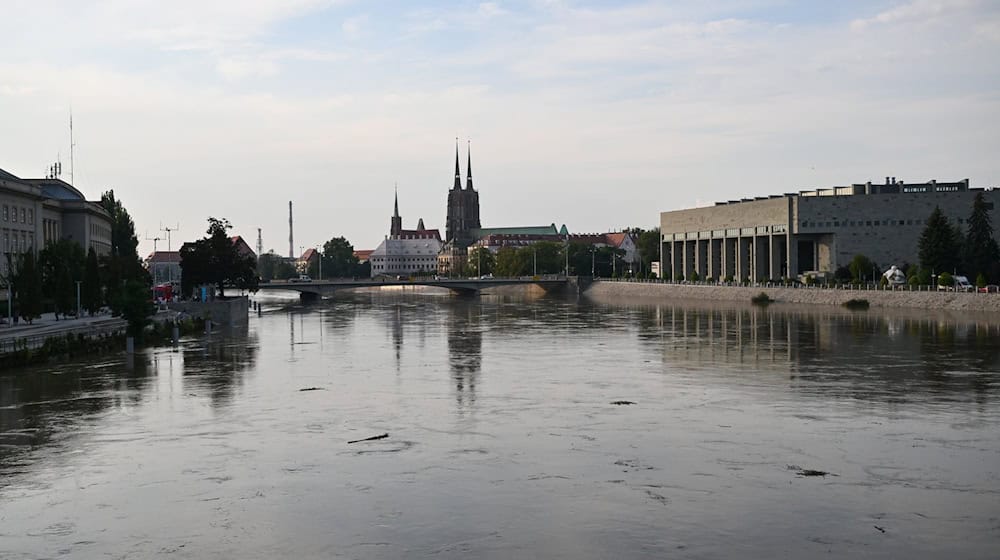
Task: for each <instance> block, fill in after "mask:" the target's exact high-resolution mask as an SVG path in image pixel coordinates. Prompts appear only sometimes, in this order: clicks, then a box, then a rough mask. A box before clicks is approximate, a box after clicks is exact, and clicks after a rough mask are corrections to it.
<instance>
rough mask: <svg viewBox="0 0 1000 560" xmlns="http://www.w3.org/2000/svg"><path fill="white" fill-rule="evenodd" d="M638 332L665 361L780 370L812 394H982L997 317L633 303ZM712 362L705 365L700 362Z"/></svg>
mask: <svg viewBox="0 0 1000 560" xmlns="http://www.w3.org/2000/svg"><path fill="white" fill-rule="evenodd" d="M638 311H639V313H640V316H641V317H642V319H641V320H640V322H639V324H640V335H639V336H640V338H641V339H642V340H643V341H644V343H645V344H646V346H647V348H648V349H652V350H654V351H659V352H662V356H663V360H664V361H665V362H667V363H670V364H678V365H684V366H686V367H690V368H702V369H706V370H707V371H705V372H704V374H705V375H707V376H719V375H721V376H722V377H728V376H731V375H733V373H735V372H746V371H748V370H753V371H762V372H779V373H783V374H787V375H788V376H789V378H790V379H791V380H792V381H793V382H794V383H793V386H794V387H796V388H797V389H799V390H800V391H802V392H805V393H809V394H814V395H815V396H844V397H851V398H859V399H905V398H906V397H907V395H908V394H912V393H913V392H914V391H919V392H925V393H927V394H933V395H939V396H941V395H946V394H951V395H952V396H956V395H960V396H963V397H965V396H969V395H972V396H974V397H975V398H976V399H977V400H978V399H983V398H985V395H986V394H987V393H988V392H989V391H995V390H996V389H997V386H996V384H997V380H996V372H997V371H1000V326H998V325H997V324H995V323H990V322H974V323H970V322H966V321H962V320H961V319H958V318H943V317H927V316H920V315H912V316H909V315H906V314H895V313H893V314H880V313H877V312H868V313H850V312H839V311H825V312H824V311H819V312H817V311H816V310H803V309H799V308H782V307H773V306H772V307H769V308H766V309H762V308H756V307H745V308H732V307H690V306H663V307H654V308H645V309H643V308H638ZM706 366H710V367H706Z"/></svg>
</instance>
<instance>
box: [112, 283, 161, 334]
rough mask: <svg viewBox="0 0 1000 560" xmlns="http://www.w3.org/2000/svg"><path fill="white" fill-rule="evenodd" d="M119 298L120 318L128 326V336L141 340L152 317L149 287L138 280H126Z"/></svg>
mask: <svg viewBox="0 0 1000 560" xmlns="http://www.w3.org/2000/svg"><path fill="white" fill-rule="evenodd" d="M119 298H120V302H119V307H120V308H121V312H122V318H123V319H125V322H126V323H127V324H128V326H127V327H126V331H127V333H128V335H129V336H134V337H136V338H139V339H141V338H142V333H143V331H144V330H145V329H146V325H148V324H149V318H150V317H151V316H152V315H153V302H152V298H151V296H150V292H149V286H148V285H147V284H145V283H144V282H141V281H139V280H127V281H126V282H125V285H124V286H123V287H122V289H121V291H120V292H119Z"/></svg>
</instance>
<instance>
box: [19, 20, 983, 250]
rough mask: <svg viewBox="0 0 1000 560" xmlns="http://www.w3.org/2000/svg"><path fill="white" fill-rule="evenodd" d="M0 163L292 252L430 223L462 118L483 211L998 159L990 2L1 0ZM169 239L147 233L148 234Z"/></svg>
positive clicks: (143, 222)
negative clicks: (220, 222) (49, 173)
mask: <svg viewBox="0 0 1000 560" xmlns="http://www.w3.org/2000/svg"><path fill="white" fill-rule="evenodd" d="M3 4H4V5H3V8H2V10H0V11H2V13H3V14H4V16H3V17H4V23H5V33H4V34H2V35H0V52H3V53H4V55H3V57H0V130H2V134H0V168H3V169H5V170H7V171H10V172H11V173H14V174H15V175H18V176H21V177H39V176H42V175H43V174H44V172H45V169H46V168H47V166H48V165H49V164H51V163H52V162H54V161H55V160H56V157H57V156H59V157H60V158H61V160H62V162H63V171H64V173H63V179H66V180H69V131H68V122H69V114H70V110H71V109H72V112H73V121H74V128H75V130H74V132H75V140H76V149H75V156H76V157H75V159H76V162H75V163H76V165H75V179H76V181H75V183H76V186H77V187H78V188H79V189H81V190H82V191H83V192H84V193H85V194H86V196H87V197H88V199H97V198H99V196H100V194H101V192H102V191H104V190H107V189H109V188H113V189H114V190H115V192H116V194H117V195H118V196H119V198H121V199H123V201H124V203H125V205H126V207H127V208H128V209H129V211H130V212H131V214H132V216H133V218H134V219H135V222H136V227H137V233H138V235H139V237H140V252H141V253H142V254H143V255H145V254H146V253H148V252H149V251H151V250H152V248H153V243H152V241H147V240H145V239H144V238H145V237H146V235H147V234H148V236H149V237H152V236H154V235H157V233H158V232H157V231H156V230H157V229H158V227H159V226H160V225H161V223H162V225H165V226H166V225H169V226H173V225H175V224H177V223H179V224H180V231H179V232H175V233H173V235H172V237H173V246H174V248H175V249H176V247H178V246H179V245H180V243H181V242H182V241H184V240H190V239H194V238H197V237H201V236H202V235H204V231H205V229H206V227H207V224H206V218H207V217H208V216H216V217H225V218H228V219H229V220H230V221H231V222H232V223H233V225H234V226H235V229H234V234H239V235H243V236H244V237H245V238H247V240H248V242H250V244H251V245H255V242H256V235H257V228H258V227H260V228H262V229H263V236H264V248H265V250H267V249H272V248H273V249H274V250H275V251H276V252H278V253H279V254H282V255H284V254H286V253H287V251H288V241H287V238H288V230H287V218H288V216H287V211H288V201H289V200H292V201H293V202H294V204H295V223H296V228H295V245H296V247H295V249H296V252H297V253H298V252H299V247H300V246H304V247H310V246H317V245H320V244H322V242H323V241H325V240H327V239H329V238H330V237H333V236H339V235H343V236H346V237H347V238H348V239H349V240H350V241H351V242H352V243H353V244H354V246H355V248H357V249H373V248H374V247H375V246H376V245H378V243H379V241H380V240H381V239H382V238H383V237H384V236H385V235H386V234H387V233H388V230H389V218H390V216H391V215H392V209H393V185H394V184H398V186H399V209H400V214H401V215H402V216H403V220H404V227H407V228H412V227H415V225H416V223H417V220H418V219H419V218H423V219H424V222H425V224H426V226H427V227H428V228H439V229H442V230H443V229H444V225H445V224H444V222H445V210H446V199H447V191H448V189H449V188H450V187H451V184H452V179H453V166H454V149H455V138H456V137H458V138H459V143H460V146H461V151H462V156H461V161H462V173H463V178H464V175H465V157H466V156H465V150H466V140H467V139H471V141H472V160H473V161H472V165H473V177H474V181H475V185H476V188H477V190H479V192H480V201H481V211H482V222H483V225H484V226H515V225H542V224H549V223H553V222H555V223H556V224H557V225H561V224H563V223H565V224H566V225H567V226H568V227H569V228H570V230H571V231H574V232H603V231H609V230H612V229H618V228H621V227H625V226H642V227H654V226H656V225H657V224H658V217H659V216H658V213H659V212H660V211H665V210H672V209H678V208H684V207H689V206H695V205H705V204H711V203H712V202H714V201H716V200H727V199H734V198H742V197H749V196H761V195H768V194H774V193H783V192H792V191H796V190H800V189H807V188H815V187H827V186H832V185H839V184H849V183H852V182H864V181H867V180H871V181H881V180H884V177H885V176H895V177H897V178H899V179H902V180H905V181H912V182H917V181H925V180H929V179H940V180H948V181H951V180H959V179H963V178H965V177H968V178H970V179H971V181H972V185H973V186H1000V158H998V154H1000V127H998V126H997V122H998V118H1000V64H997V62H996V61H997V60H1000V3H997V2H995V1H990V0H911V1H879V0H874V1H865V2H862V1H858V0H846V1H841V2H826V1H817V2H793V1H790V0H788V1H783V0H727V1H720V2H700V1H693V0H692V1H684V0H681V1H676V2H625V1H621V2H615V1H610V0H594V1H580V2H574V1H570V0H522V1H516V2H502V1H495V2H423V3H417V2H410V1H368V2H362V1H360V0H356V1H351V0H243V1H239V2H236V1H213V2H195V1H192V0H179V1H175V2H159V1H154V0H134V1H125V0H98V1H95V2H87V3H83V2H70V1H55V0H33V1H30V2H29V1H21V0H13V1H11V0H7V1H6V2H3ZM165 246H166V243H165V242H163V243H162V245H160V248H161V249H162V248H165Z"/></svg>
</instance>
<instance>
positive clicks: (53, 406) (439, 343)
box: [0, 291, 1000, 559]
mask: <svg viewBox="0 0 1000 560" xmlns="http://www.w3.org/2000/svg"><path fill="white" fill-rule="evenodd" d="M998 323H1000V321H991V320H987V319H983V318H978V319H976V318H961V317H960V318H953V317H941V316H936V315H930V316H925V315H922V314H917V313H902V312H886V311H875V310H873V311H868V312H849V311H846V310H840V309H837V308H821V307H816V308H804V307H791V306H771V307H770V308H767V309H759V308H753V307H749V306H738V305H728V306H727V305H712V304H699V303H691V304H678V303H672V304H661V305H659V306H657V305H638V304H630V303H620V302H613V301H604V302H593V301H587V300H581V301H576V300H570V299H563V298H557V297H552V298H550V297H545V298H529V297H501V296H483V297H482V298H479V299H465V298H457V297H451V296H446V295H437V294H431V293H407V292H399V291H397V292H388V291H387V292H385V293H376V294H354V295H340V296H338V297H337V298H335V299H333V300H327V301H323V302H320V303H316V304H312V305H301V304H299V303H297V301H280V300H266V301H265V304H264V313H263V314H262V315H261V316H259V317H258V316H253V317H251V319H250V322H249V326H248V327H247V328H246V329H237V330H233V331H228V332H217V333H213V334H212V335H210V336H199V337H192V338H190V339H185V340H182V341H181V343H180V344H179V346H178V347H176V348H172V347H164V348H152V349H145V350H143V351H142V352H141V353H139V354H138V355H136V356H135V357H134V359H132V360H126V358H125V356H123V355H113V356H103V357H101V358H96V359H91V360H86V361H82V362H66V363H59V364H54V365H50V366H47V367H45V368H37V369H34V370H24V371H17V372H10V371H0V558H4V559H11V558H12V559H20V558H32V559H35V558H56V557H67V558H150V557H164V558H210V557H212V558H412V557H435V558H574V559H577V558H646V557H648V558H665V557H670V558H776V557H777V558H813V557H820V556H822V557H827V558H858V557H865V558H942V557H946V556H948V557H953V558H996V557H997V553H998V551H1000V400H998V397H1000V394H998V393H1000V373H998V372H1000V326H998ZM615 402H617V403H619V404H613V403H615ZM626 403H632V404H626ZM381 434H388V436H387V437H385V438H382V439H378V440H372V441H362V442H358V443H348V442H349V441H352V440H359V439H363V438H368V437H371V436H377V435H381Z"/></svg>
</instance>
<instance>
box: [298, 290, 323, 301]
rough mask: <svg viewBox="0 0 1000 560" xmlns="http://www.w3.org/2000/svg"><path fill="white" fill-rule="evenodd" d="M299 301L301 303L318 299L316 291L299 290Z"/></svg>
mask: <svg viewBox="0 0 1000 560" xmlns="http://www.w3.org/2000/svg"><path fill="white" fill-rule="evenodd" d="M299 301H301V302H302V303H312V302H315V301H319V294H318V293H316V292H299Z"/></svg>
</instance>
